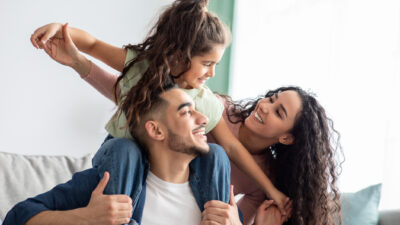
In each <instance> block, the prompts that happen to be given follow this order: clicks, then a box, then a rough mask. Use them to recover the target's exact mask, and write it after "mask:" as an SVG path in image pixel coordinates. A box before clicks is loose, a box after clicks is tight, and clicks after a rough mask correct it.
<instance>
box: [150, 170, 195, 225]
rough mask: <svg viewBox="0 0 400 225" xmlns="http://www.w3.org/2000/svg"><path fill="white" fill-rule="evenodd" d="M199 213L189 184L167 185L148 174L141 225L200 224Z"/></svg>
mask: <svg viewBox="0 0 400 225" xmlns="http://www.w3.org/2000/svg"><path fill="white" fill-rule="evenodd" d="M200 220H201V212H200V208H199V207H198V205H197V202H196V199H195V198H194V195H193V192H192V190H191V188H190V185H189V182H186V183H183V184H174V183H168V182H166V181H163V180H161V179H160V178H158V177H157V176H156V175H154V174H153V173H151V172H149V175H148V176H147V179H146V201H145V204H144V209H143V217H142V225H164V224H165V225H170V224H188V225H190V224H200Z"/></svg>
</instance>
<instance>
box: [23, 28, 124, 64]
mask: <svg viewBox="0 0 400 225" xmlns="http://www.w3.org/2000/svg"><path fill="white" fill-rule="evenodd" d="M62 27H63V25H62V24H61V23H50V24H47V25H44V26H42V27H40V28H38V29H36V30H35V32H34V33H33V34H32V36H31V42H32V45H33V46H34V47H36V48H40V49H43V48H44V46H45V45H46V44H47V42H48V41H49V40H52V39H56V38H58V39H63V38H64V35H63V32H62ZM68 32H69V33H70V35H71V39H72V41H73V42H74V44H75V45H76V47H77V48H78V49H79V50H80V51H82V52H85V53H86V54H88V55H90V56H93V57H94V58H96V59H99V60H101V61H102V62H104V63H105V64H107V65H109V66H111V67H112V68H114V69H116V70H118V71H120V72H121V71H122V70H123V69H124V63H125V58H126V50H125V49H124V48H120V47H116V46H112V45H110V44H107V43H105V42H103V41H101V40H98V39H97V38H95V37H93V36H92V35H90V34H89V33H87V32H86V31H83V30H80V29H78V28H73V27H69V28H68Z"/></svg>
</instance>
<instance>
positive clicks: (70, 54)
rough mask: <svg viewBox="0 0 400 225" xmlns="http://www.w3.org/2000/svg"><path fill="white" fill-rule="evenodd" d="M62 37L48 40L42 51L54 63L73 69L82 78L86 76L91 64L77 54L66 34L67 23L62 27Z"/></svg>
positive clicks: (69, 37)
mask: <svg viewBox="0 0 400 225" xmlns="http://www.w3.org/2000/svg"><path fill="white" fill-rule="evenodd" d="M62 36H63V37H64V38H54V37H53V38H51V39H50V40H48V41H47V42H46V44H45V45H44V46H43V49H44V50H45V52H46V53H47V54H48V55H49V56H50V57H51V58H52V59H54V60H55V61H57V62H59V63H61V64H63V65H66V66H69V67H72V68H73V69H75V70H76V71H77V72H78V73H79V74H80V75H81V77H82V78H83V77H85V76H87V74H89V71H90V67H91V62H90V61H89V60H88V59H87V58H86V57H84V56H83V55H81V54H80V53H79V50H78V48H77V47H76V46H75V44H74V42H73V41H72V39H71V36H70V34H69V32H68V23H66V24H65V25H63V26H62Z"/></svg>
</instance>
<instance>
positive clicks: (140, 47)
mask: <svg viewBox="0 0 400 225" xmlns="http://www.w3.org/2000/svg"><path fill="white" fill-rule="evenodd" d="M207 4H208V0H176V1H175V2H173V3H172V4H171V5H170V6H169V7H168V8H166V9H165V11H164V12H163V13H162V14H161V15H160V17H159V19H158V21H157V23H156V24H155V25H154V26H153V28H152V29H151V30H150V32H149V34H148V35H147V37H146V39H145V40H144V42H143V43H141V44H137V45H127V46H125V48H126V49H132V50H134V51H135V52H137V56H136V57H135V58H134V59H132V60H131V61H130V62H129V63H128V64H127V65H126V66H125V68H124V69H123V71H122V74H121V76H119V77H118V80H117V82H116V83H115V86H114V95H115V96H118V95H117V93H116V90H117V85H118V83H119V81H120V80H121V79H123V78H124V77H125V76H126V74H127V72H128V71H129V69H130V68H132V67H133V66H134V65H135V64H136V63H138V62H141V61H144V60H148V62H149V66H148V69H147V70H146V71H145V73H144V74H143V76H142V78H141V79H140V80H139V82H138V83H137V85H135V86H134V87H133V88H131V90H130V91H129V92H128V93H127V94H126V96H121V97H122V98H121V99H122V101H121V102H119V99H117V97H116V102H117V103H119V105H120V109H119V113H121V111H123V112H124V113H125V115H126V118H127V124H126V125H127V126H128V127H129V129H130V132H131V133H132V130H133V129H135V128H136V127H137V124H139V121H140V117H139V115H142V114H143V113H145V112H147V111H148V110H149V109H150V107H151V102H152V101H151V99H152V98H154V97H155V95H157V93H159V92H160V90H163V89H164V88H163V86H164V85H170V84H171V83H172V84H173V83H174V79H176V78H178V77H179V76H180V75H182V74H183V73H184V72H186V71H187V70H189V69H190V66H191V59H192V57H194V56H200V55H203V54H206V53H209V52H211V51H212V50H213V49H214V48H215V47H216V46H217V45H223V46H224V47H226V46H227V45H228V44H229V43H230V31H229V29H228V28H227V26H225V25H224V24H223V23H222V21H221V20H220V19H219V18H218V17H217V16H215V15H214V14H213V13H211V12H208V11H207V8H206V6H207ZM177 65H179V67H183V71H180V73H179V74H174V75H175V76H173V75H172V74H171V67H173V66H177ZM172 76H173V77H172Z"/></svg>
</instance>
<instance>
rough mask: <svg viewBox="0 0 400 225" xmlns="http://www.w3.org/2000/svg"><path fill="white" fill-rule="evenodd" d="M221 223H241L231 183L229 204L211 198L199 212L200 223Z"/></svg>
mask: <svg viewBox="0 0 400 225" xmlns="http://www.w3.org/2000/svg"><path fill="white" fill-rule="evenodd" d="M209 224H212V225H214V224H221V225H228V224H229V225H241V224H242V223H241V222H240V218H239V214H238V207H237V205H236V202H235V196H234V194H233V186H232V185H231V197H230V200H229V204H226V203H225V202H221V201H217V200H212V201H208V202H206V204H205V205H204V211H203V212H202V213H201V223H200V225H209Z"/></svg>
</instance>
